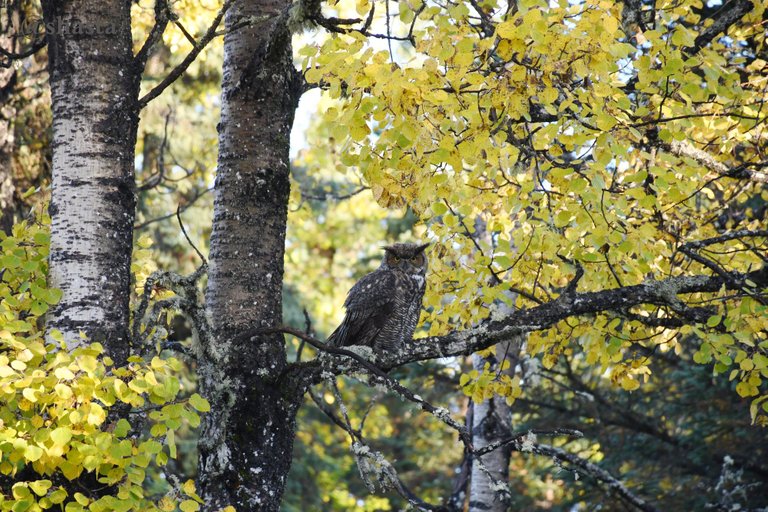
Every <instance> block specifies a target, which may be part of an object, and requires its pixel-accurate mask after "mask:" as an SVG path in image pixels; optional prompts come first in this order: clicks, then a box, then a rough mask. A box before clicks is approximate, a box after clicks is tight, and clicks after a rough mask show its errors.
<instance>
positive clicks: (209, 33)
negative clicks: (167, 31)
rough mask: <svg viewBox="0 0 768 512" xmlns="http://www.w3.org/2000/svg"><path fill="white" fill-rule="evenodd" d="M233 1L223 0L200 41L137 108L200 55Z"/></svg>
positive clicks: (154, 96)
mask: <svg viewBox="0 0 768 512" xmlns="http://www.w3.org/2000/svg"><path fill="white" fill-rule="evenodd" d="M234 1H235V0H225V2H224V5H222V6H221V9H220V10H219V12H218V14H216V17H215V18H214V19H213V22H212V23H211V26H210V27H208V30H207V31H206V33H205V35H204V36H203V37H202V38H201V39H200V41H198V43H197V45H196V46H194V47H193V48H192V51H190V52H189V53H188V54H187V56H186V57H184V60H183V61H181V63H180V64H179V65H178V66H176V67H175V68H173V70H172V71H171V72H170V73H168V76H166V77H165V78H164V79H163V81H162V82H160V83H159V84H158V85H156V86H155V87H153V88H152V90H151V91H149V92H148V93H147V94H145V95H144V96H142V97H141V98H139V101H138V110H141V109H143V108H144V107H146V106H147V104H148V103H149V102H150V101H152V100H153V99H155V98H157V97H158V96H160V94H161V93H162V92H163V91H164V90H165V89H167V88H168V87H169V86H170V85H171V84H172V83H173V82H175V81H176V80H177V79H178V78H179V77H180V76H181V75H182V74H183V73H184V72H185V71H186V70H187V68H188V67H189V65H190V64H192V63H193V62H194V61H195V59H196V58H197V56H198V55H200V52H202V51H203V49H204V48H205V47H206V46H208V43H210V42H211V40H213V38H214V37H216V35H217V33H216V29H217V28H218V27H219V24H220V23H221V20H222V19H223V18H224V14H225V13H226V12H227V11H228V10H229V8H230V7H232V4H233V3H234ZM166 23H167V21H166ZM156 26H157V25H156ZM153 30H154V28H153ZM150 36H151V34H150ZM142 50H143V48H142Z"/></svg>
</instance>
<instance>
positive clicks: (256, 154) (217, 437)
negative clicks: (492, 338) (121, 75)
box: [199, 0, 301, 511]
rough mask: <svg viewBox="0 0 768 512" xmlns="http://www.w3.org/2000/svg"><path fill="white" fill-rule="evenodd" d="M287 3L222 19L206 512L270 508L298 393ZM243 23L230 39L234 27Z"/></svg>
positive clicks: (281, 482) (293, 99) (281, 477)
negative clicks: (288, 309)
mask: <svg viewBox="0 0 768 512" xmlns="http://www.w3.org/2000/svg"><path fill="white" fill-rule="evenodd" d="M289 5H290V2H288V1H286V0H260V1H257V2H236V3H235V4H234V5H233V6H232V8H231V9H230V10H229V11H228V12H227V15H226V17H225V27H226V36H225V38H224V67H223V83H222V105H221V122H220V124H219V127H218V128H219V159H218V174H217V177H216V185H215V199H214V219H213V231H212V234H211V252H210V272H209V280H208V290H207V292H206V307H207V312H208V315H209V317H210V319H211V323H212V328H213V333H212V341H211V342H209V343H207V346H206V347H204V356H203V360H202V361H201V362H200V381H199V385H200V391H201V393H202V394H203V395H204V396H206V397H207V398H208V399H209V401H210V402H211V407H212V409H211V412H210V413H209V414H207V415H206V417H205V420H204V423H203V428H202V433H201V436H200V439H201V441H200V445H199V448H200V467H199V479H200V485H201V489H202V495H203V498H204V499H205V502H206V508H207V510H217V509H219V508H221V507H224V506H227V505H232V506H234V507H235V508H236V509H237V510H260V511H270V510H278V509H279V505H280V499H281V497H282V494H283V488H284V486H285V480H286V476H287V474H288V469H289V467H290V464H291V456H292V453H291V452H292V447H293V438H294V430H295V417H296V411H297V409H298V407H299V404H300V403H301V394H300V393H295V392H292V391H291V386H290V383H286V382H278V379H279V378H280V375H281V373H282V371H283V369H284V368H285V366H286V364H287V362H286V355H285V349H284V346H283V340H282V336H281V335H279V334H270V335H268V334H261V335H256V336H253V337H248V336H246V337H242V336H241V337H239V338H238V334H240V333H242V332H244V331H246V330H248V329H249V328H251V329H252V328H256V329H259V328H261V329H264V328H271V327H276V326H278V325H280V323H281V318H282V311H281V309H282V298H281V295H282V282H283V253H284V243H285V227H286V217H287V204H288V192H289V186H290V185H289V167H288V164H289V156H288V149H289V134H290V130H291V125H292V123H293V115H294V111H295V108H296V105H297V103H298V97H299V93H300V89H299V87H298V80H297V76H296V71H295V70H294V68H293V62H292V51H291V38H290V34H289V32H288V29H287V27H286V23H285V19H284V14H285V12H286V10H287V8H288V6H289ZM246 19H247V20H248V24H247V25H246V26H244V27H243V28H239V29H237V30H232V28H233V27H234V26H235V25H237V24H241V22H242V21H243V20H246Z"/></svg>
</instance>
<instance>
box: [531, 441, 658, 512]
mask: <svg viewBox="0 0 768 512" xmlns="http://www.w3.org/2000/svg"><path fill="white" fill-rule="evenodd" d="M521 451H525V450H521ZM530 451H531V452H532V453H535V454H537V455H545V456H547V457H552V458H553V459H556V460H558V461H563V462H568V463H569V464H571V465H573V466H576V467H577V468H579V470H580V472H582V473H584V474H586V475H589V476H591V477H592V478H594V479H596V480H598V481H600V482H603V483H606V484H608V487H610V488H611V490H613V491H614V492H616V493H617V494H618V495H619V496H621V497H622V498H623V499H624V500H626V501H627V502H628V503H630V504H631V505H633V506H634V507H635V508H637V509H639V510H643V511H644V512H658V510H659V509H657V508H656V507H654V506H653V505H651V504H650V503H648V502H647V501H645V500H644V499H642V498H640V497H639V496H636V495H635V494H633V493H632V492H630V490H629V489H627V487H626V486H625V485H624V484H623V483H622V482H621V480H619V479H618V478H616V477H615V476H613V475H612V474H610V473H609V472H608V471H606V470H604V469H603V468H601V467H600V466H597V465H595V464H592V463H591V462H589V461H588V460H586V459H583V458H581V457H579V456H578V455H574V454H572V453H568V452H566V451H565V450H562V449H560V448H555V447H554V446H548V445H544V444H537V443H533V444H532V446H531V447H530Z"/></svg>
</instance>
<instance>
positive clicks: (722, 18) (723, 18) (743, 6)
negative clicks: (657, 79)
mask: <svg viewBox="0 0 768 512" xmlns="http://www.w3.org/2000/svg"><path fill="white" fill-rule="evenodd" d="M753 8H754V5H753V4H752V2H751V1H750V0H731V1H730V2H728V3H727V4H725V5H723V6H722V7H721V8H720V9H719V10H718V11H717V12H716V13H715V14H714V15H713V16H712V17H711V18H710V19H711V20H712V21H713V23H712V24H711V25H710V26H709V27H707V28H706V29H704V30H703V31H702V32H701V34H699V37H697V38H696V40H695V41H694V42H693V46H692V47H690V48H686V49H685V53H687V54H688V55H695V54H696V53H698V52H699V51H700V50H701V49H702V48H704V47H705V46H707V45H708V44H709V43H710V42H711V41H712V40H713V39H714V38H715V37H717V35H718V34H720V33H723V32H727V31H728V29H729V28H730V27H731V25H733V24H734V23H736V22H737V21H739V20H740V19H741V18H742V17H743V16H744V15H745V14H747V13H748V12H749V11H751V10H752V9H753Z"/></svg>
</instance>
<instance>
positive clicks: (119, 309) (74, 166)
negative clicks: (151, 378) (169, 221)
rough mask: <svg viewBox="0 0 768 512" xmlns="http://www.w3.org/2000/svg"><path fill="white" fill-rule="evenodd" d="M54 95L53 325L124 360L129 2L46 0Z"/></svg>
mask: <svg viewBox="0 0 768 512" xmlns="http://www.w3.org/2000/svg"><path fill="white" fill-rule="evenodd" d="M43 15H44V19H45V21H46V23H47V24H50V26H51V27H53V30H51V31H49V32H48V34H47V37H48V58H49V72H50V84H51V96H52V103H53V169H52V175H53V176H52V177H53V183H52V192H51V205H50V213H51V217H52V222H51V253H50V270H49V284H50V286H51V287H53V288H59V289H61V290H62V292H63V298H62V300H61V302H60V303H59V304H58V305H57V306H55V307H54V308H52V310H51V311H50V314H49V317H48V324H47V327H48V329H49V330H50V329H59V330H60V331H62V333H63V334H64V338H65V340H66V341H67V342H68V343H70V346H71V345H74V344H77V343H79V342H80V338H79V332H80V331H84V332H85V333H86V334H87V335H88V336H89V338H90V339H91V340H93V341H101V342H104V343H105V347H106V350H107V352H108V353H109V355H110V356H111V357H112V358H113V359H114V360H115V361H117V362H118V363H119V362H121V361H122V360H124V358H125V357H126V356H127V354H128V348H129V347H128V315H129V308H128V299H129V292H130V262H131V248H132V237H133V220H134V209H135V203H136V201H135V197H134V188H135V185H134V173H133V158H134V147H135V143H136V130H137V123H138V116H137V113H136V109H135V102H136V95H137V86H138V84H137V81H136V80H135V79H134V71H133V69H134V68H133V50H132V42H131V29H130V27H131V25H130V3H129V2H125V1H121V0H102V1H101V2H99V5H98V8H97V7H96V6H95V5H94V4H93V2H89V1H87V0H68V1H67V0H47V1H44V2H43Z"/></svg>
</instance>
